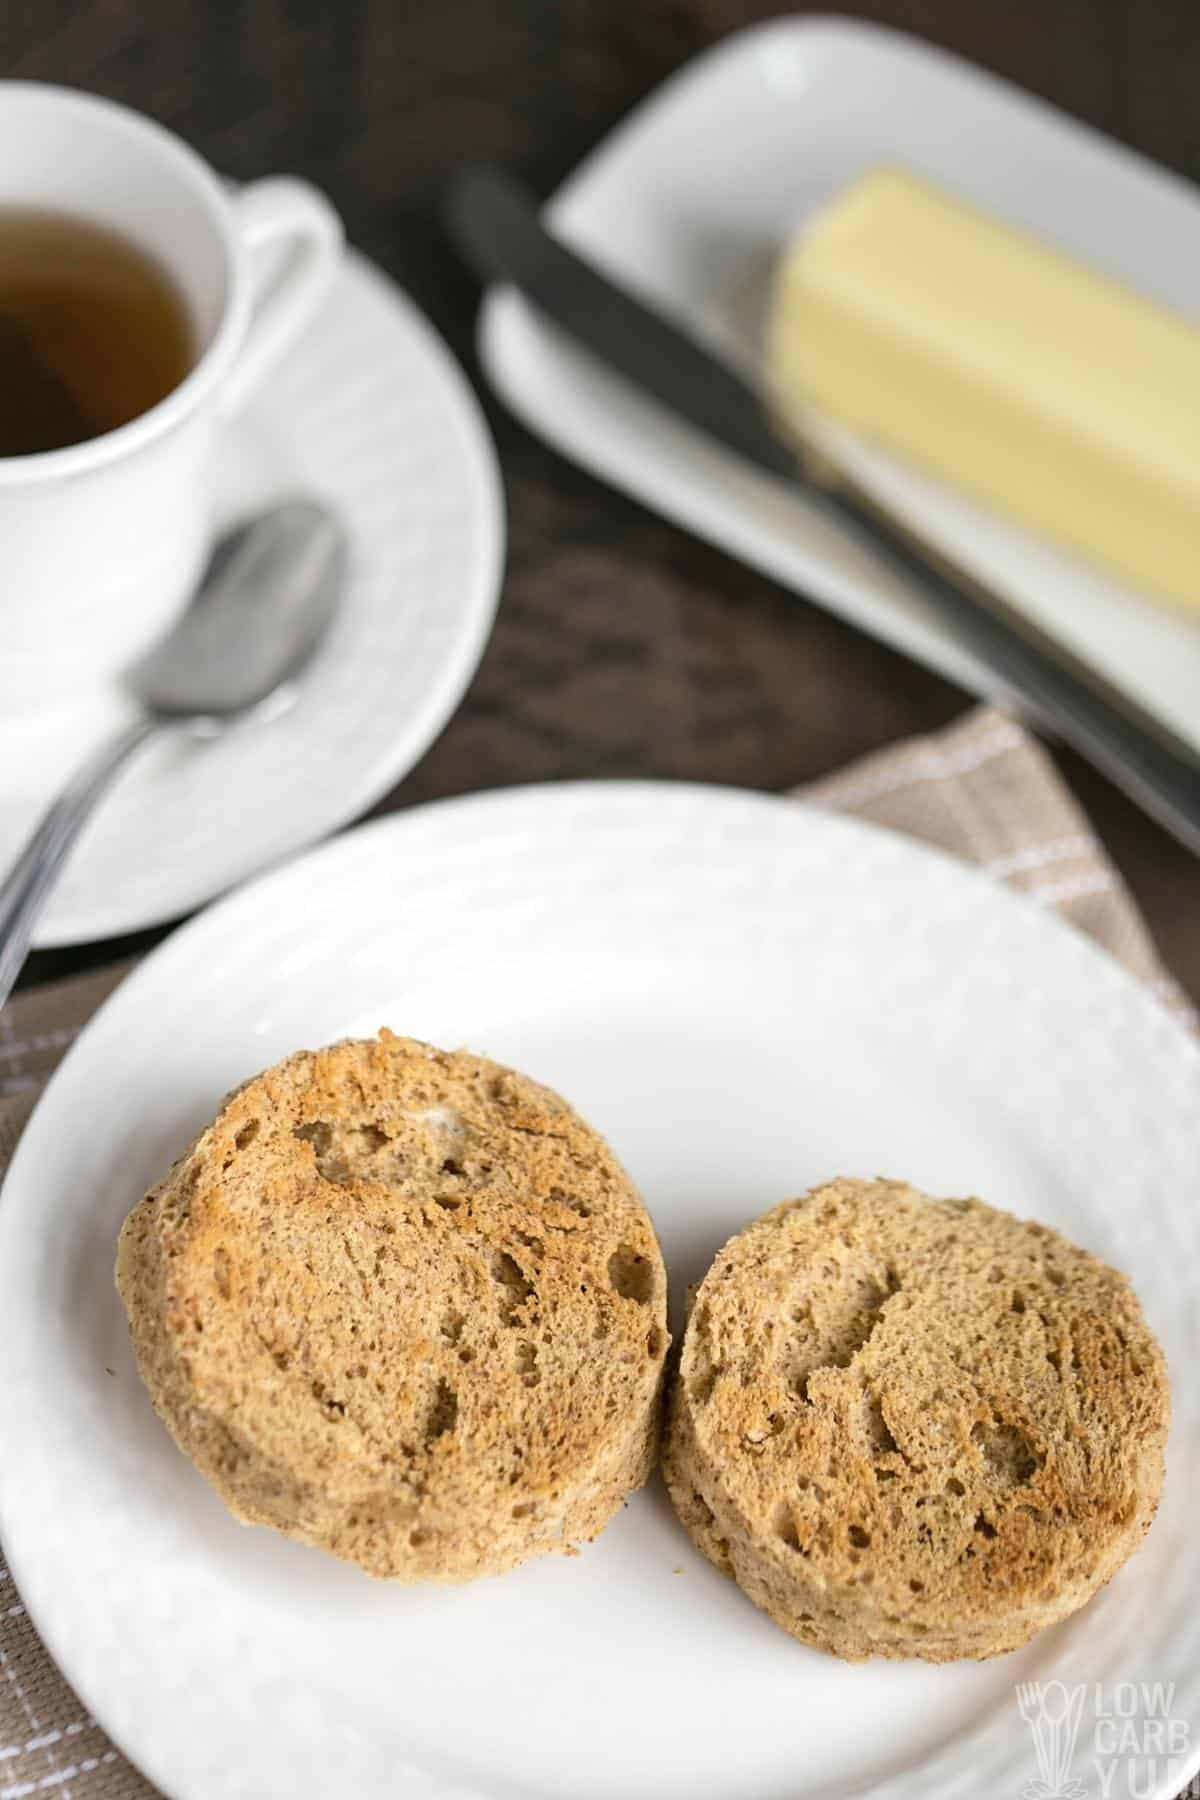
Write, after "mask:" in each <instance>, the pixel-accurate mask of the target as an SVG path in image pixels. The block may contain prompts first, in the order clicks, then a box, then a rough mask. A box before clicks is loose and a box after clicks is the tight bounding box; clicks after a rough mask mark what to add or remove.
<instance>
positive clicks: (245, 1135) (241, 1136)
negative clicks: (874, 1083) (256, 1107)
mask: <svg viewBox="0 0 1200 1800" xmlns="http://www.w3.org/2000/svg"><path fill="white" fill-rule="evenodd" d="M257 1136H258V1120H257V1119H250V1120H249V1121H248V1122H247V1123H246V1124H245V1125H243V1126H242V1129H241V1130H240V1131H239V1132H238V1134H237V1136H236V1137H235V1138H234V1140H233V1144H234V1148H235V1150H246V1149H248V1148H249V1146H250V1145H251V1144H252V1143H253V1142H254V1140H255V1138H256V1137H257Z"/></svg>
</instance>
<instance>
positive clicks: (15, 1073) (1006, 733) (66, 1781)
mask: <svg viewBox="0 0 1200 1800" xmlns="http://www.w3.org/2000/svg"><path fill="white" fill-rule="evenodd" d="M801 792H802V797H803V798H805V799H807V800H810V801H812V802H814V803H815V804H817V805H820V806H825V807H830V808H832V809H835V810H837V811H840V812H847V813H856V814H858V815H860V816H861V817H863V818H866V819H872V820H874V821H875V822H876V823H878V824H881V825H886V826H890V827H891V828H892V829H894V830H896V831H902V832H907V833H909V834H910V835H911V836H913V837H917V838H921V839H924V840H925V841H926V842H927V843H930V844H936V845H937V846H938V847H939V848H941V849H943V850H947V851H950V852H951V853H953V854H955V855H958V856H961V857H963V858H965V859H966V860H967V861H969V862H974V863H978V864H980V865H981V866H982V867H983V868H985V869H986V870H988V872H989V873H990V874H992V875H994V876H995V878H996V879H997V880H998V881H1002V882H1004V883H1006V884H1007V885H1008V886H1009V887H1013V888H1016V889H1018V890H1019V891H1020V892H1022V893H1026V894H1030V895H1032V896H1033V897H1034V898H1035V899H1037V900H1038V901H1040V902H1041V903H1042V904H1043V905H1045V906H1048V907H1052V908H1054V910H1055V911H1057V912H1060V913H1062V914H1063V916H1064V917H1065V918H1067V919H1069V920H1070V921H1071V922H1072V923H1073V924H1074V925H1076V926H1078V927H1079V929H1080V930H1081V931H1086V932H1088V933H1090V935H1091V936H1092V937H1094V938H1096V939H1097V941H1098V942H1099V943H1101V944H1103V945H1104V946H1105V948H1106V949H1108V950H1109V951H1111V953H1112V954H1113V955H1114V956H1115V957H1117V958H1118V959H1119V960H1120V961H1121V962H1123V963H1124V964H1125V965H1126V967H1127V968H1129V969H1131V970H1132V971H1133V973H1134V974H1135V975H1137V976H1139V977H1140V978H1141V979H1142V980H1143V981H1145V982H1147V983H1148V984H1149V985H1150V986H1152V987H1154V988H1155V989H1156V990H1157V991H1158V992H1159V994H1160V995H1161V996H1162V998H1163V999H1164V1001H1165V1002H1166V1003H1167V1004H1168V1005H1170V1006H1172V1007H1174V1008H1176V1009H1177V1010H1178V1011H1179V1012H1180V1013H1181V1014H1182V1015H1185V1016H1186V1018H1187V1020H1188V1022H1189V1023H1192V1024H1194V1023H1195V1021H1194V1018H1193V1016H1192V1014H1191V1010H1190V1008H1189V1007H1188V1005H1187V1002H1186V1000H1185V999H1184V997H1183V995H1182V994H1181V992H1180V990H1179V989H1178V988H1177V987H1176V986H1175V984H1174V982H1173V981H1171V979H1170V978H1169V976H1167V974H1166V973H1165V971H1164V970H1163V968H1162V965H1161V964H1160V963H1159V961H1158V957H1157V955H1156V953H1155V949H1154V945H1153V944H1152V942H1151V940H1150V937H1149V934H1148V932H1147V930H1146V927H1145V925H1144V924H1143V922H1142V920H1141V918H1140V917H1139V915H1138V912H1137V909H1136V907H1135V906H1134V903H1133V900H1132V898H1131V896H1130V894H1129V893H1128V891H1127V889H1126V888H1125V886H1124V885H1123V883H1122V881H1121V879H1120V877H1119V875H1118V874H1117V872H1116V870H1115V869H1114V868H1113V867H1112V865H1111V863H1110V862H1109V861H1108V859H1107V858H1106V856H1105V854H1104V852H1103V850H1102V849H1101V848H1100V845H1099V844H1098V843H1097V841H1096V839H1095V838H1094V837H1093V835H1092V833H1091V831H1090V829H1089V827H1088V823H1087V820H1086V819H1085V818H1084V816H1083V814H1082V813H1081V812H1080V810H1079V808H1078V807H1077V806H1076V804H1075V802H1074V800H1073V799H1072V797H1071V795H1070V794H1069V793H1068V791H1067V789H1066V787H1065V786H1064V785H1063V782H1062V780H1061V779H1060V777H1059V776H1058V774H1057V773H1056V771H1055V769H1054V766H1053V764H1052V763H1051V761H1050V759H1049V758H1048V757H1047V755H1046V753H1045V752H1044V751H1043V750H1042V749H1040V748H1039V746H1038V745H1037V744H1035V743H1034V741H1033V740H1032V739H1031V738H1030V737H1028V736H1027V735H1026V733H1025V732H1024V731H1022V730H1021V728H1020V727H1019V726H1018V725H1015V724H1014V723H1012V721H1011V720H1009V719H1007V718H1005V717H1003V716H1002V715H1001V714H999V713H996V712H993V711H990V710H988V709H986V708H979V709H977V710H975V711H972V712H971V713H969V714H968V715H967V717H966V718H965V719H964V720H962V721H961V722H960V723H959V724H957V725H955V726H952V727H951V728H950V729H949V730H948V731H943V732H940V733H938V734H937V735H936V736H933V737H926V738H915V739H910V740H909V741H907V742H906V743H903V744H899V745H897V746H895V747H894V748H892V749H890V750H886V751H883V752H882V753H881V754H879V755H877V756H871V757H868V758H867V759H866V760H865V761H863V762H860V763H856V764H855V765H854V766H853V767H852V768H850V769H847V770H845V771H844V772H843V773H841V774H839V775H835V776H833V777H831V778H830V779H827V780H825V781H820V782H817V783H816V784H815V785H814V786H812V787H809V788H806V789H803V790H801ZM127 968H128V965H124V966H122V967H121V968H118V969H109V970H105V971H104V972H102V973H101V974H98V975H89V976H86V977H84V978H83V979H82V980H74V981H68V982H62V983H59V984H57V985H55V986H53V987H48V988H41V989H36V990H34V991H33V992H32V993H29V994H24V995H21V996H20V997H18V998H17V999H16V1000H15V1001H13V1002H12V1003H11V1004H10V1005H9V1006H8V1007H7V1008H6V1009H5V1010H4V1011H3V1012H0V1173H2V1172H3V1170H4V1168H5V1167H6V1166H7V1163H8V1159H9V1157H10V1156H11V1155H12V1151H13V1147H14V1145H15V1144H16V1140H17V1137H18V1135H19V1133H20V1130H21V1127H22V1126H23V1124H24V1123H25V1120H26V1119H27V1118H28V1116H29V1113H30V1111H31V1109H32V1107H33V1103H34V1101H35V1100H36V1098H37V1096H38V1094H39V1093H40V1092H41V1089H42V1087H43V1086H44V1085H45V1082H46V1081H47V1079H48V1078H49V1076H50V1073H51V1071H52V1069H53V1068H54V1066H55V1064H56V1063H57V1062H58V1060H59V1058H60V1057H61V1056H62V1055H63V1053H64V1051H65V1050H66V1048H67V1046H68V1045H69V1044H70V1043H71V1041H72V1039H73V1038H74V1037H75V1035H76V1033H77V1032H78V1031H79V1029H80V1028H81V1026H82V1025H83V1024H84V1023H85V1022H86V1020H87V1019H88V1018H89V1017H90V1016H91V1014H92V1013H93V1012H94V1011H95V1010H96V1008H97V1007H98V1006H99V1005H100V1003H101V1001H102V1000H103V999H105V998H106V996H107V995H108V994H109V993H110V992H111V991H112V989H113V988H114V987H115V986H116V985H117V983H118V982H119V981H120V980H121V978H122V976H123V975H124V974H125V973H126V970H127ZM2 1203H3V1202H2V1199H0V1204H2ZM155 1791H156V1790H155V1789H153V1788H151V1787H150V1786H149V1784H148V1783H147V1782H146V1781H144V1780H143V1779H142V1777H141V1776H140V1775H139V1774H138V1773H137V1771H136V1770H135V1769H134V1768H133V1767H132V1766H131V1765H130V1764H129V1763H128V1762H127V1761H126V1760H125V1758H124V1757H123V1756H122V1755H121V1754H120V1752H119V1751H117V1750H116V1749H114V1748H113V1746H112V1744H111V1743H110V1742H109V1740H108V1739H107V1738H106V1737H105V1735H104V1732H103V1731H102V1730H101V1728H100V1726H99V1725H97V1724H96V1722H95V1721H94V1720H93V1719H90V1718H89V1717H88V1715H87V1712H86V1710H85V1709H84V1707H83V1706H82V1705H81V1704H80V1703H79V1701H78V1700H77V1699H76V1698H75V1696H74V1694H73V1693H72V1692H71V1690H70V1688H69V1687H68V1686H67V1684H66V1683H65V1682H64V1681H63V1679H62V1677H61V1676H60V1675H59V1673H58V1671H57V1669H56V1668H55V1666H54V1664H53V1663H52V1661H51V1660H50V1657H49V1655H48V1654H47V1652H46V1651H45V1650H44V1649H43V1647H42V1645H41V1643H40V1642H39V1641H38V1636H37V1633H36V1631H35V1630H34V1627H33V1623H32V1621H31V1620H30V1618H29V1617H28V1615H27V1614H26V1612H25V1610H24V1608H23V1606H22V1604H21V1600H20V1596H19V1595H18V1594H17V1592H16V1590H15V1588H14V1586H13V1582H12V1579H11V1577H10V1576H9V1574H8V1572H7V1570H6V1569H5V1568H4V1566H3V1557H2V1554H0V1800H36V1797H38V1796H43V1795H44V1796H50V1795H54V1796H57V1797H58V1800H146V1797H147V1796H153V1795H154V1793H155Z"/></svg>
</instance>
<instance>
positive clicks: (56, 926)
mask: <svg viewBox="0 0 1200 1800" xmlns="http://www.w3.org/2000/svg"><path fill="white" fill-rule="evenodd" d="M295 491H303V492H307V493H315V494H318V495H322V496H324V497H325V498H327V499H328V500H329V501H331V502H332V504H333V505H334V506H336V507H337V509H338V511H339V512H340V514H341V516H342V518H343V519H344V520H345V522H346V524H347V526H348V528H349V532H350V537H351V556H352V568H351V575H350V580H349V582H348V585H347V590H346V595H345V607H344V616H343V618H342V619H341V620H340V621H339V623H338V626H337V628H336V630H335V633H334V636H333V639H332V640H331V642H330V643H329V645H328V646H327V647H326V648H325V650H324V651H323V652H322V654H321V658H320V660H319V662H318V663H317V664H316V665H315V666H314V668H313V670H312V672H311V675H310V676H309V678H308V679H307V681H306V683H305V687H304V691H303V693H302V694H301V697H300V699H299V701H298V703H297V704H296V705H295V706H294V707H293V708H292V709H291V711H289V712H287V713H286V714H284V715H282V716H280V717H278V718H275V719H273V720H271V719H260V720H257V721H255V722H252V723H248V724H246V725H244V726H242V727H240V728H238V729H237V730H235V731H231V732H229V733H228V734H226V736H225V737H223V738H222V739H220V740H219V741H217V742H215V743H210V744H202V743H197V742H196V741H195V740H191V739H184V738H175V739H173V740H171V741H169V742H163V743H161V744H159V745H156V746H155V747H153V748H152V749H150V750H148V751H147V752H146V753H145V754H144V755H143V756H142V757H141V758H140V759H139V760H138V761H137V762H136V763H135V764H133V765H132V766H131V767H130V769H129V770H128V772H127V773H126V775H125V776H124V778H123V780H122V781H121V783H120V784H119V786H118V787H117V788H116V789H115V790H114V791H113V794H112V796H111V797H110V798H109V800H107V801H106V803H105V804H104V806H103V808H102V809H101V811H100V813H99V815H98V816H97V818H96V819H95V820H94V821H93V823H92V825H91V827H90V828H89V830H88V832H87V835H86V836H85V837H84V838H83V839H82V840H81V842H80V844H79V846H78V848H77V850H76V852H75V854H74V855H73V857H72V859H71V861H70V863H69V865H68V867H67V870H66V873H65V875H64V878H63V881H62V884H61V886H60V887H59V888H58V890H57V892H56V893H55V895H54V897H53V899H52V901H51V903H50V907H49V909H48V911H47V913H46V914H45V916H44V918H43V920H42V923H41V927H40V930H39V932H38V936H37V943H38V945H39V946H46V945H52V944H70V943H76V942H80V941H83V940H89V939H93V938H105V937H112V936H115V935H117V934H119V933H122V932H128V931H136V930H138V929H140V928H141V927H143V926H147V925H156V924H159V923H161V922H162V921H163V920H166V919H172V918H176V917H178V916H179V915H180V914H181V913H185V912H188V911H190V910H191V909H192V908H193V907H195V906H199V905H200V904H202V903H203V902H204V901H206V900H209V899H211V898H212V896H213V895H214V894H218V893H221V892H222V891H223V890H224V889H226V888H229V887H232V886H233V885H234V884H235V883H236V882H238V881H241V880H242V879H243V878H244V877H245V876H246V875H249V874H251V873H253V872H254V871H255V870H257V869H261V868H263V867H264V866H265V865H267V864H269V863H272V862H275V861H277V860H278V859H279V858H281V857H284V856H287V855H289V854H290V853H291V852H293V851H295V850H297V849H299V848H301V847H302V846H304V845H306V844H309V843H312V842H313V841H315V840H316V839H318V838H321V837H324V836H325V835H326V834H327V833H329V832H331V831H333V830H335V829H336V828H337V827H338V826H340V825H344V824H345V823H346V821H347V820H349V819H352V818H354V817H355V816H356V814H358V813H361V812H363V811H365V810H366V808H367V807H368V806H370V805H371V803H372V802H373V801H375V800H377V799H378V798H379V796H380V795H381V794H382V793H384V792H386V790H387V789H388V788H389V787H391V786H393V784H394V783H395V782H397V781H398V780H399V779H400V777H401V776H402V775H404V774H405V773H406V772H407V771H408V770H409V769H410V768H411V767H412V766H413V764H414V763H415V762H416V761H417V759H418V757H420V756H421V755H422V754H423V753H424V751H425V750H426V749H427V748H428V746H429V745H430V743H431V742H432V741H433V739H434V738H435V737H436V736H437V734H438V732H439V731H440V730H441V729H442V727H443V725H445V723H446V721H447V719H448V718H449V717H450V715H451V713H452V712H453V710H454V708H455V706H456V705H457V703H458V701H459V700H460V698H461V697H462V694H463V692H464V690H465V689H466V687H467V684H468V682H469V681H470V679H471V676H472V675H473V674H474V671H475V668H476V665H477V663H478V661H479V658H480V655H481V654H482V651H483V646H484V644H485V642H486V639H487V634H488V630H489V627H490V624H491V620H492V615H493V612H494V610H495V605H496V598H497V594H498V591H499V584H500V576H501V562H502V551H503V538H504V523H503V499H502V494H501V488H500V479H499V474H498V471H497V467H496V460H495V455H494V452H493V449H492V444H491V439H490V437H489V435H488V432H487V427H486V426H485V424H484V422H483V418H482V415H481V413H480V410H479V406H478V403H477V402H476V400H475V397H474V395H473V393H472V392H471V389H470V387H469V386H468V384H467V381H466V379H465V377H464V376H463V374H462V373H461V371H460V370H459V368H458V365H457V364H456V363H455V362H454V360H453V358H452V357H451V355H450V353H449V351H448V350H447V349H446V347H445V345H444V344H443V343H442V341H441V339H440V338H439V337H438V336H437V334H436V333H435V332H434V330H433V329H432V327H431V326H430V325H429V324H428V323H427V321H426V320H425V318H424V317H423V316H422V314H421V313H419V312H418V311H417V309H416V308H415V307H414V306H413V305H412V303H411V302H410V301H409V300H407V299H406V298H405V296H404V295H403V294H402V293H401V292H400V291H399V289H398V288H396V287H394V286H393V284H392V283H391V282H390V281H389V280H388V279H387V278H386V276H384V275H383V274H382V273H381V272H380V271H379V270H378V269H376V268H374V267H373V266H372V265H371V264H370V263H368V262H367V261H366V260H365V259H364V258H363V257H361V256H356V255H351V256H349V257H348V259H347V261H346V265H345V268H344V270H343V271H342V273H341V274H340V275H339V277H338V280H337V283H336V285H335V288H334V291H333V293H332V294H331V296H330V297H329V299H328V300H327V301H326V303H325V305H324V306H323V308H322V309H321V312H320V314H319V315H318V317H317V318H316V320H315V321H314V323H313V324H312V326H311V327H310V328H309V329H308V331H307V332H306V333H305V335H304V337H303V339H302V340H301V342H300V343H299V344H298V345H297V346H296V347H295V349H294V350H293V351H292V352H291V353H290V354H289V355H288V356H287V358H286V360H285V361H284V362H283V363H282V364H281V365H280V366H279V368H278V369H277V370H275V371H273V372H272V374H271V375H270V377H269V378H268V380H267V383H266V385H265V387H264V388H263V390H262V391H261V393H260V394H259V395H258V396H256V397H255V399H254V401H253V402H252V404H251V405H250V406H248V407H247V409H246V411H245V413H244V414H242V415H241V416H240V417H239V418H238V419H237V420H236V421H235V423H234V425H233V426H232V427H231V429H230V434H229V443H228V447H227V451H226V453H225V455H224V458H223V462H222V466H221V469H220V494H219V511H220V515H221V516H222V517H224V518H226V519H231V518H236V517H239V516H242V515H244V514H246V513H248V512H250V511H252V510H254V508H255V507H257V506H259V505H261V504H262V503H263V502H264V501H266V500H268V499H270V498H271V497H273V496H275V495H277V494H281V493H288V492H295ZM127 709H128V702H127V701H126V700H125V699H124V698H123V697H122V696H121V695H120V693H119V692H118V691H117V690H116V689H115V688H113V689H111V690H106V691H104V692H99V693H97V694H96V696H95V697H94V699H91V700H88V701H84V702H76V703H72V704H71V705H67V706H62V707H58V708H55V709H54V710H51V711H47V712H45V713H43V714H42V715H41V716H40V717H38V716H33V717H30V716H26V717H24V718H10V719H6V720H3V721H0V867H2V866H3V865H4V864H5V863H6V862H7V861H8V860H9V858H10V857H11V856H12V855H13V854H14V853H15V851H16V849H17V847H18V845H19V844H20V842H21V840H22V838H23V837H24V834H25V832H26V831H27V830H28V829H29V827H30V825H31V824H32V823H33V821H34V819H35V817H36V815H37V814H38V812H39V811H40V809H41V808H42V807H43V806H44V805H45V804H46V802H47V801H48V800H49V799H50V798H51V797H52V795H53V794H54V792H55V791H56V789H57V788H58V787H59V786H60V785H61V782H62V780H63V778H64V777H65V776H66V774H67V772H68V771H69V769H70V768H71V767H72V766H73V764H74V763H75V762H77V761H78V760H79V758H80V757H81V756H82V755H84V754H86V752H87V750H88V748H89V747H90V746H91V745H92V744H94V743H96V742H98V741H99V740H100V739H101V738H102V737H103V735H104V733H105V731H106V730H107V729H109V728H111V727H112V726H113V725H114V724H116V723H117V722H119V720H120V719H121V718H122V717H124V716H125V713H126V711H127Z"/></svg>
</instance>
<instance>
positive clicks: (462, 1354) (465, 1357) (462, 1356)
mask: <svg viewBox="0 0 1200 1800" xmlns="http://www.w3.org/2000/svg"><path fill="white" fill-rule="evenodd" d="M458 1360H459V1362H460V1363H469V1362H474V1361H475V1352H474V1351H473V1350H472V1349H471V1348H470V1347H469V1346H468V1347H467V1348H465V1349H462V1350H460V1351H459V1353H458Z"/></svg>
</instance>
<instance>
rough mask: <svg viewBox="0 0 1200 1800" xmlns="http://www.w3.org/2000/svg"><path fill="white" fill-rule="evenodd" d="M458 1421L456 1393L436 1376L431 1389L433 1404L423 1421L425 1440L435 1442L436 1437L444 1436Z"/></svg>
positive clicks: (430, 1442) (448, 1384)
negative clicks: (436, 1381)
mask: <svg viewBox="0 0 1200 1800" xmlns="http://www.w3.org/2000/svg"><path fill="white" fill-rule="evenodd" d="M457 1423H458V1395H457V1394H456V1393H455V1391H454V1389H453V1388H452V1387H451V1386H450V1383H449V1382H448V1381H445V1380H443V1379H442V1378H441V1377H439V1378H438V1384H437V1386H436V1387H435V1388H434V1390H433V1404H432V1405H431V1406H430V1408H429V1417H428V1418H427V1419H426V1421H425V1441H426V1443H428V1444H433V1443H436V1442H437V1440H438V1438H440V1437H445V1435H446V1433H447V1432H448V1431H453V1430H454V1427H455V1426H456V1425H457Z"/></svg>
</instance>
